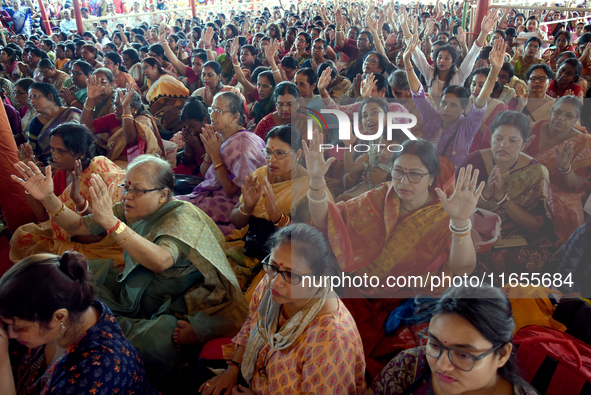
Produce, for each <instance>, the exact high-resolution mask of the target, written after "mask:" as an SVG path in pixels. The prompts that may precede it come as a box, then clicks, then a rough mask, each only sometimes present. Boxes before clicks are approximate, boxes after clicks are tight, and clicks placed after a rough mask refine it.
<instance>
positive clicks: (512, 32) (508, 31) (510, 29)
mask: <svg viewBox="0 0 591 395" xmlns="http://www.w3.org/2000/svg"><path fill="white" fill-rule="evenodd" d="M507 37H517V30H515V28H514V27H508V28H507V29H505V38H507Z"/></svg>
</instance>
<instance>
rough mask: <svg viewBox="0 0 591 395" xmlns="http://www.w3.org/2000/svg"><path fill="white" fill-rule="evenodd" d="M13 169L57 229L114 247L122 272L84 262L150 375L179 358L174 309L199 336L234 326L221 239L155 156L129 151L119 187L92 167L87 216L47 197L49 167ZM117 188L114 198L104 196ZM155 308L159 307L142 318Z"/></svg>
mask: <svg viewBox="0 0 591 395" xmlns="http://www.w3.org/2000/svg"><path fill="white" fill-rule="evenodd" d="M15 169H16V171H17V174H18V177H17V176H12V178H13V180H15V181H16V182H18V183H19V184H20V185H22V186H24V187H25V189H26V190H27V192H29V193H30V194H31V196H32V197H33V198H35V199H36V200H38V201H39V202H41V204H43V207H44V208H45V210H46V211H47V213H48V214H49V216H50V217H51V218H52V219H53V221H54V222H55V223H56V224H57V225H59V227H60V228H62V229H63V230H65V231H66V232H68V233H69V234H71V235H77V236H90V235H101V236H103V237H104V236H106V241H108V242H113V243H116V244H117V245H118V246H119V247H120V248H122V249H123V255H124V260H125V266H124V267H123V269H122V270H121V269H120V268H116V267H115V266H114V263H113V261H112V260H111V259H96V260H92V261H90V262H89V268H90V270H91V271H92V273H93V274H94V276H95V279H96V283H97V286H96V288H97V298H98V299H99V300H101V301H102V302H103V303H105V304H106V305H107V306H108V307H109V308H110V309H111V311H112V312H113V314H114V315H115V316H116V317H117V320H118V322H119V324H120V325H121V327H122V328H123V329H124V334H125V336H126V337H127V338H128V339H130V340H131V343H132V344H133V345H134V347H135V348H136V349H137V350H138V351H139V354H140V356H141V357H142V359H143V360H144V363H145V366H146V371H147V373H148V376H149V377H150V378H151V379H152V380H155V381H158V380H163V379H165V378H166V375H167V374H168V373H170V372H171V370H172V369H173V368H174V367H175V365H176V363H177V362H178V361H179V354H178V351H177V349H176V346H175V345H174V343H173V342H172V336H173V333H174V328H175V327H176V326H177V321H178V318H177V317H178V316H187V317H188V319H189V320H190V321H191V322H192V323H193V324H194V327H195V328H197V331H198V332H197V335H198V336H199V339H201V340H203V341H207V340H210V339H211V338H213V337H217V336H231V335H232V334H233V333H236V332H237V331H238V329H239V328H240V326H241V325H242V323H243V322H244V319H245V317H246V315H247V313H248V307H247V305H246V303H245V301H244V297H243V296H242V293H241V292H240V288H239V287H238V282H237V281H236V277H235V276H234V272H233V271H232V268H231V267H230V264H229V263H228V260H227V259H226V257H225V255H224V251H223V247H224V246H225V240H224V237H223V235H222V233H221V232H220V231H219V229H218V227H217V226H216V225H215V223H214V222H213V221H212V220H211V219H210V218H209V217H208V216H207V215H206V214H205V213H204V212H203V211H201V210H198V209H197V208H196V207H195V206H193V205H192V204H190V203H187V202H183V201H180V200H176V199H173V197H172V188H173V185H174V177H173V174H172V169H171V167H170V164H169V163H168V162H166V161H165V160H164V159H161V158H158V157H156V156H153V155H141V156H139V157H137V158H136V159H135V160H134V161H133V162H131V163H130V164H129V166H128V167H127V172H126V174H125V180H124V183H123V184H120V185H116V184H115V183H114V182H111V183H110V184H106V183H105V181H104V180H103V179H102V178H101V177H100V176H98V175H97V174H92V175H91V176H90V177H91V178H90V188H89V193H90V199H91V201H92V205H91V208H92V210H93V214H92V215H86V216H83V217H81V216H80V214H78V213H76V212H74V211H73V210H71V209H70V208H68V207H66V206H65V205H64V203H63V202H62V201H61V200H60V199H59V198H58V197H57V196H56V195H55V193H54V187H55V186H54V183H53V181H52V170H51V168H50V167H48V168H47V171H46V175H43V174H42V173H41V171H40V170H39V169H38V168H37V167H36V166H35V165H27V164H25V163H23V162H19V163H17V164H15ZM119 188H122V189H119ZM118 191H121V192H118ZM117 193H122V194H123V201H122V202H119V203H115V204H113V200H114V197H115V196H116V194H117ZM189 290H190V291H189ZM175 302H178V303H175ZM157 312H158V313H164V314H163V315H160V316H159V317H158V319H154V320H151V319H150V317H152V316H153V315H154V314H156V313H157ZM177 315H178V316H177Z"/></svg>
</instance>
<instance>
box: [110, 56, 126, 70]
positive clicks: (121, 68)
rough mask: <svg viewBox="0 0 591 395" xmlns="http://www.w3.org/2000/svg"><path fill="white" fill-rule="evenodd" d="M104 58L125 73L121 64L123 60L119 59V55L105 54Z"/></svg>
mask: <svg viewBox="0 0 591 395" xmlns="http://www.w3.org/2000/svg"><path fill="white" fill-rule="evenodd" d="M105 58H106V59H109V60H110V61H111V62H113V63H115V65H119V66H118V68H119V71H123V72H126V71H127V69H126V68H125V65H124V64H123V59H121V56H119V54H118V53H117V52H107V53H105Z"/></svg>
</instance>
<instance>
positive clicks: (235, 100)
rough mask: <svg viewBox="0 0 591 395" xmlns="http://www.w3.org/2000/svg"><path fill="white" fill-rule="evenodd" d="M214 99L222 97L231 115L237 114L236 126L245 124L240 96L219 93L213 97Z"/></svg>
mask: <svg viewBox="0 0 591 395" xmlns="http://www.w3.org/2000/svg"><path fill="white" fill-rule="evenodd" d="M216 97H223V98H224V99H225V100H226V103H227V105H228V110H230V111H231V112H232V114H238V121H237V122H236V123H238V125H244V124H245V123H246V113H245V112H244V101H243V100H242V98H241V97H240V96H238V95H237V94H236V93H234V92H221V93H218V94H217V95H215V96H214V99H215V98H216Z"/></svg>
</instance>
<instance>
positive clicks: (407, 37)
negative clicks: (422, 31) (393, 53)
mask: <svg viewBox="0 0 591 395" xmlns="http://www.w3.org/2000/svg"><path fill="white" fill-rule="evenodd" d="M411 37H412V34H409V35H408V36H404V38H406V39H409V38H411Z"/></svg>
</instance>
